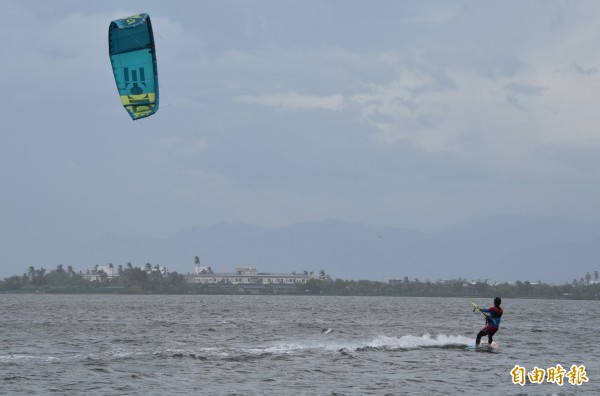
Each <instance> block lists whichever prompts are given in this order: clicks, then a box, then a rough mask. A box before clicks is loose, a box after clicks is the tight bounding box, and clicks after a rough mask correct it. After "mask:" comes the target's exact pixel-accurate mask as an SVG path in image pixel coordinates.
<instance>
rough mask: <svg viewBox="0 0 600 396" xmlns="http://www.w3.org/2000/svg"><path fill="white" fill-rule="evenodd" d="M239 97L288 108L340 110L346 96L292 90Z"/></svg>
mask: <svg viewBox="0 0 600 396" xmlns="http://www.w3.org/2000/svg"><path fill="white" fill-rule="evenodd" d="M237 99H238V101H240V102H244V103H251V104H259V105H262V106H267V107H279V108H282V109H286V110H315V109H320V110H331V111H340V110H342V109H343V107H344V97H343V96H341V95H330V96H317V95H302V94H298V93H295V92H290V93H285V94H263V95H259V96H251V95H242V96H239V97H238V98H237Z"/></svg>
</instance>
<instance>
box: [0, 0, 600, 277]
mask: <svg viewBox="0 0 600 396" xmlns="http://www.w3.org/2000/svg"><path fill="white" fill-rule="evenodd" d="M0 10H1V14H2V16H3V18H2V19H3V23H2V24H1V25H0V36H1V37H3V39H2V44H3V51H2V55H1V61H0V92H1V93H2V94H1V95H0V115H1V120H0V122H1V124H0V125H1V126H0V183H1V188H0V277H2V276H9V275H14V274H20V273H22V272H24V271H25V269H26V268H28V267H29V266H30V265H34V266H35V267H39V266H44V267H45V268H54V267H55V266H56V264H58V263H59V262H60V260H61V258H60V253H56V251H57V246H58V247H60V248H61V249H64V250H68V249H69V246H75V245H78V244H82V243H84V242H85V241H88V240H92V239H95V238H100V237H102V236H105V235H116V236H124V237H129V236H131V237H136V236H140V237H143V236H150V237H166V236H169V235H173V234H174V233H176V232H178V231H180V230H182V229H185V228H187V227H193V226H210V225H213V224H218V223H221V222H242V223H248V224H253V225H260V226H268V227H283V226H286V225H289V224H293V223H297V222H304V221H320V220H324V219H340V220H343V221H350V222H360V223H363V224H366V225H369V226H371V227H388V226H389V227H401V228H412V229H417V230H421V231H434V230H441V229H444V228H446V227H451V226H454V225H457V224H463V223H466V222H469V221H472V220H474V219H478V218H483V217H486V216H492V215H496V214H510V215H530V216H543V217H545V216H560V217H565V218H569V219H573V220H577V221H585V222H592V223H598V222H600V211H599V210H597V205H598V202H600V183H599V179H598V172H599V171H600V155H598V154H600V137H599V136H600V134H599V131H598V125H599V124H600V123H599V121H600V108H599V107H598V103H599V100H598V99H600V90H599V89H598V88H599V86H600V73H599V69H598V68H599V67H600V51H598V50H597V49H598V43H599V42H600V2H596V1H527V2H522V1H485V2H483V1H452V2H448V1H385V0H381V1H377V2H373V1H359V0H350V1H333V0H332V1H322V0H304V1H276V0H273V1H260V0H257V1H227V0H221V1H178V0H170V1H168V2H165V1H136V0H129V1H127V2H121V1H106V0H104V1H81V0H55V1H52V2H47V1H43V2H42V1H31V0H14V1H13V0H0ZM140 12H146V13H148V14H149V15H150V16H151V18H152V23H153V29H154V34H155V41H156V53H157V61H158V78H159V85H160V95H161V96H160V110H159V111H158V113H157V114H155V115H154V116H152V117H149V118H146V119H143V120H139V121H135V122H134V121H132V120H131V119H130V118H129V116H128V114H127V113H126V111H125V110H124V109H123V108H122V105H121V102H120V100H119V97H118V94H117V90H116V86H115V83H114V78H113V74H112V70H111V65H110V61H109V57H108V37H107V33H108V26H109V24H110V21H111V20H114V19H119V18H123V17H125V16H128V15H132V14H137V13H140ZM58 250H60V249H58ZM45 252H48V255H47V256H46V255H45ZM50 252H52V253H50ZM88 264H89V267H92V266H93V264H98V263H92V262H90V263H81V264H79V265H76V269H82V268H81V267H85V266H86V265H88Z"/></svg>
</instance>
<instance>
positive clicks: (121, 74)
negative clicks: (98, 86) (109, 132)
mask: <svg viewBox="0 0 600 396" xmlns="http://www.w3.org/2000/svg"><path fill="white" fill-rule="evenodd" d="M108 52H109V54H110V63H111V64H112V69H113V73H114V75H115V82H116V83H117V90H118V91H119V96H121V102H123V106H124V107H125V110H127V112H128V113H129V115H130V116H131V118H132V119H133V120H138V119H140V118H144V117H148V116H151V115H152V114H154V113H156V112H157V111H158V72H157V69H156V51H155V48H154V36H153V34H152V23H151V22H150V16H149V15H148V14H139V15H132V16H129V17H127V18H123V19H117V20H116V21H112V22H111V23H110V27H109V28H108Z"/></svg>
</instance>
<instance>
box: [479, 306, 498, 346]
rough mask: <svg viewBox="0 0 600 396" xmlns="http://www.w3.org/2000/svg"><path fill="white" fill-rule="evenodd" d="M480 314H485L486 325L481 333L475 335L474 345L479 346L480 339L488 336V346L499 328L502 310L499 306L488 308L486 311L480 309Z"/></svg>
mask: <svg viewBox="0 0 600 396" xmlns="http://www.w3.org/2000/svg"><path fill="white" fill-rule="evenodd" d="M481 312H483V313H487V314H488V315H486V325H485V327H484V328H483V329H481V331H480V332H479V333H478V334H477V339H476V341H475V344H476V345H479V341H481V337H483V336H484V335H487V336H488V344H489V345H491V344H492V337H493V335H494V334H496V332H497V331H498V328H499V327H500V318H501V317H502V314H503V313H504V310H503V309H502V308H500V306H498V305H495V306H493V307H489V308H488V309H482V310H481Z"/></svg>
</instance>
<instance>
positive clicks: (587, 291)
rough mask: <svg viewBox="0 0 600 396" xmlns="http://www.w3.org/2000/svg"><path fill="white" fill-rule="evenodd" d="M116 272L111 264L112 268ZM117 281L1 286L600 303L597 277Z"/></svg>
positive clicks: (60, 276)
mask: <svg viewBox="0 0 600 396" xmlns="http://www.w3.org/2000/svg"><path fill="white" fill-rule="evenodd" d="M109 267H110V268H111V269H112V268H113V267H112V264H109ZM115 274H116V276H111V277H109V276H108V275H107V274H106V273H103V271H99V273H98V274H97V275H98V276H95V277H94V280H90V276H89V274H87V275H88V276H86V274H83V273H81V272H76V271H75V270H74V269H73V268H72V267H71V266H68V267H67V268H66V269H65V268H63V266H62V265H58V266H57V267H56V269H54V270H50V271H47V270H46V269H44V268H35V267H29V269H28V271H27V272H26V273H24V274H23V275H20V276H19V275H15V276H11V277H8V278H5V279H4V280H1V281H0V293H122V294H250V293H252V294H283V293H285V294H313V295H336V296H422V297H438V296H439V297H465V296H470V297H493V296H496V295H499V296H502V297H505V298H562V299H586V300H598V299H600V280H599V276H598V271H593V273H590V272H588V273H586V274H585V275H584V276H583V277H581V278H580V279H579V280H577V279H573V280H572V281H571V282H565V283H564V284H562V285H551V284H547V283H543V282H541V281H538V282H529V281H516V282H514V283H508V282H505V283H491V282H489V281H488V280H478V281H467V280H466V279H460V278H459V279H453V280H445V281H436V282H432V281H430V280H425V281H421V280H419V279H413V280H410V279H408V277H404V278H403V279H399V280H390V281H387V282H381V281H372V280H343V279H335V280H333V279H331V278H330V277H329V276H328V275H326V274H325V271H323V270H321V271H320V273H319V274H320V276H319V277H318V278H317V277H315V278H312V279H310V280H308V281H307V283H305V284H296V285H286V287H279V286H278V285H275V284H268V285H252V286H254V287H249V285H241V284H232V283H217V284H197V283H190V282H188V281H187V279H186V276H185V275H183V274H178V273H177V272H172V273H163V272H161V271H160V270H159V266H158V265H154V266H153V265H151V264H149V263H148V264H146V265H145V266H144V267H134V266H133V265H131V263H128V264H127V265H126V266H121V265H119V266H118V268H117V269H116V271H115Z"/></svg>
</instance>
